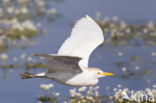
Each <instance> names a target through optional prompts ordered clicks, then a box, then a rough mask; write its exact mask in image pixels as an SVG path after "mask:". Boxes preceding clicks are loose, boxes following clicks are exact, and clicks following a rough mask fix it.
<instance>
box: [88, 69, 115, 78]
mask: <svg viewBox="0 0 156 103" xmlns="http://www.w3.org/2000/svg"><path fill="white" fill-rule="evenodd" d="M88 70H89V71H91V72H92V73H93V74H94V75H95V76H96V77H97V78H101V77H105V76H114V75H115V74H113V73H109V72H103V71H102V70H101V69H99V68H88Z"/></svg>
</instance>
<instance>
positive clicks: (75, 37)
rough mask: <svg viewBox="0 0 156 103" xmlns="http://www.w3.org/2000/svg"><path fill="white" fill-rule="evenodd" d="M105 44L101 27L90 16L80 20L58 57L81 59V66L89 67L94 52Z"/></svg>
mask: <svg viewBox="0 0 156 103" xmlns="http://www.w3.org/2000/svg"><path fill="white" fill-rule="evenodd" d="M103 42H104V36H103V32H102V30H101V28H100V27H99V25H98V24H97V23H96V22H95V21H94V20H93V19H92V18H91V17H89V16H87V15H86V17H84V18H82V19H80V20H79V21H77V23H76V24H75V26H74V28H73V29H72V33H71V36H70V37H69V38H67V40H65V42H64V43H63V44H62V46H61V47H60V49H59V51H58V55H69V56H77V57H81V58H82V60H81V61H80V63H79V64H80V65H81V66H84V67H88V59H89V56H90V54H91V53H92V51H93V50H94V49H95V48H96V47H97V46H99V45H100V44H101V43H103Z"/></svg>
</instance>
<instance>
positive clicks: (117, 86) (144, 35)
mask: <svg viewBox="0 0 156 103" xmlns="http://www.w3.org/2000/svg"><path fill="white" fill-rule="evenodd" d="M58 1H62V0H58ZM53 2H54V1H52V3H53ZM66 2H67V4H66ZM69 2H71V3H73V2H72V1H65V2H61V3H62V4H57V3H58V2H55V3H56V4H55V3H54V4H51V1H49V0H46V1H45V0H14V1H12V0H2V1H0V3H1V4H2V5H0V79H1V82H0V101H2V102H3V103H10V102H17V100H19V101H21V102H24V103H27V102H34V101H35V102H41V103H42V102H43V103H47V102H48V103H55V102H60V101H61V102H62V101H66V102H71V103H85V102H87V103H88V102H90V103H94V102H95V103H100V102H117V103H121V102H123V101H122V100H121V98H122V96H123V92H124V93H129V92H132V91H133V90H135V91H134V94H135V95H136V96H137V97H139V95H140V94H143V93H145V94H148V96H149V97H150V96H151V95H156V84H155V83H156V80H155V78H156V75H155V74H156V70H155V66H156V62H155V61H156V58H155V57H156V48H155V46H156V23H155V21H151V20H149V22H143V23H140V24H137V23H134V24H132V23H129V22H127V21H123V20H120V18H118V17H116V16H114V17H113V18H109V17H102V16H100V15H103V14H102V13H99V12H97V13H95V12H94V14H95V15H96V21H97V23H98V24H99V25H100V26H101V28H102V29H103V32H104V36H105V42H104V44H102V45H101V46H100V47H99V48H98V49H97V50H96V51H95V52H94V53H93V54H92V55H91V60H90V65H92V66H99V67H100V68H102V69H103V70H104V71H106V72H107V71H108V72H112V73H115V74H116V76H115V77H112V78H103V79H101V80H100V82H99V84H98V85H97V86H95V87H82V88H74V87H69V86H64V85H61V84H58V83H55V82H53V81H50V80H45V79H44V80H43V79H28V80H21V79H20V77H19V74H21V73H24V72H31V73H37V72H42V71H46V70H47V69H46V63H45V62H43V61H42V59H40V58H36V57H33V56H32V54H33V53H36V52H38V51H39V52H44V53H52V52H55V51H57V48H58V47H59V46H60V44H61V42H63V41H62V40H64V39H66V37H68V36H69V35H66V36H64V34H67V33H66V32H67V31H66V30H67V29H68V30H71V28H70V26H68V27H67V26H64V25H63V23H64V22H65V21H68V20H67V17H68V16H66V15H65V14H64V12H67V13H68V11H64V12H62V14H64V15H62V18H58V19H57V20H56V21H55V22H49V20H50V21H51V20H52V21H53V20H54V19H56V18H57V17H58V16H57V15H58V13H57V11H56V9H55V8H53V5H54V6H56V8H57V5H67V6H68V5H69V4H68V3H69ZM96 6H97V5H96ZM97 7H98V6H97ZM88 8H89V6H88ZM57 9H59V7H58V8H57ZM65 9H66V8H65ZM59 10H60V12H61V9H59ZM41 19H42V20H43V21H40V20H41ZM44 20H45V21H44ZM60 21H61V23H60ZM62 22H63V23H62ZM68 23H69V22H68ZM69 28H70V29H69ZM55 30H56V31H55ZM45 31H46V32H45ZM58 32H60V34H62V35H59V34H58ZM43 33H44V34H47V35H42V36H41V35H38V34H43ZM63 33H64V34H63ZM36 38H37V39H36ZM56 38H57V39H56ZM34 41H35V42H36V44H34ZM59 43H60V44H59ZM30 44H34V45H30ZM25 47H27V48H25ZM17 48H21V49H17ZM141 90H142V91H141ZM21 92H22V93H21ZM10 94H11V95H12V96H11V97H8V96H7V95H10ZM21 94H23V95H21ZM30 95H32V96H30ZM154 98H155V100H156V97H154ZM124 102H125V103H126V102H127V100H126V101H125V100H124ZM149 102H150V101H149ZM132 103H133V102H132Z"/></svg>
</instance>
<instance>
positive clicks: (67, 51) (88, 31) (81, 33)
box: [21, 15, 114, 86]
mask: <svg viewBox="0 0 156 103" xmlns="http://www.w3.org/2000/svg"><path fill="white" fill-rule="evenodd" d="M103 42H104V36H103V32H102V30H101V28H100V27H99V25H98V24H97V23H96V22H95V21H94V20H93V19H92V18H91V17H89V16H88V15H86V17H84V18H82V19H80V20H79V21H77V23H76V24H75V26H74V28H73V30H72V33H71V35H70V37H69V38H67V40H65V42H64V43H63V44H62V46H61V47H60V49H59V51H58V54H35V55H36V56H40V57H44V58H45V59H46V60H47V63H48V72H44V73H38V74H30V73H24V74H22V75H21V76H22V78H33V77H40V78H48V79H52V80H55V81H57V82H59V83H62V84H66V85H72V86H87V85H95V84H97V83H98V78H100V77H104V76H113V75H114V74H112V73H107V72H103V71H102V70H100V69H98V68H89V67H88V59H89V56H90V54H91V53H92V52H93V50H94V49H95V48H96V47H98V46H99V45H100V44H101V43H103Z"/></svg>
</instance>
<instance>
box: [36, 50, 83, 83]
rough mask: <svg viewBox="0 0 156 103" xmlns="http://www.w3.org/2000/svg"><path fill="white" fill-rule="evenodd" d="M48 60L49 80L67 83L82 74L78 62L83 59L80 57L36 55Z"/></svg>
mask: <svg viewBox="0 0 156 103" xmlns="http://www.w3.org/2000/svg"><path fill="white" fill-rule="evenodd" d="M34 56H40V57H43V58H44V59H46V60H47V63H48V72H47V73H46V75H48V77H49V78H51V79H55V80H57V81H59V82H65V81H67V80H68V79H70V78H72V77H74V76H75V75H77V74H79V73H81V72H82V70H81V68H80V67H79V64H78V62H79V61H80V60H81V59H82V58H79V57H71V56H59V55H51V54H50V55H49V54H43V53H41V54H35V55H34Z"/></svg>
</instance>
